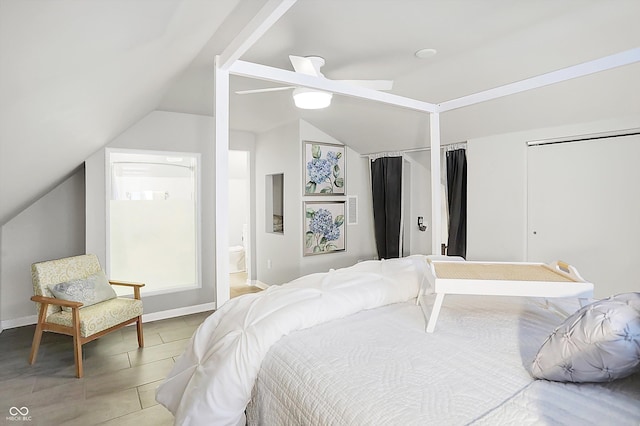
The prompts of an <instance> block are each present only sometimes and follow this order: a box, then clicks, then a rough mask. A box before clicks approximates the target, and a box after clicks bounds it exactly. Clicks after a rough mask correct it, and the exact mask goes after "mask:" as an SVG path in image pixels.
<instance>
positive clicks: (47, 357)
mask: <svg viewBox="0 0 640 426" xmlns="http://www.w3.org/2000/svg"><path fill="white" fill-rule="evenodd" d="M210 314H211V312H203V313H199V314H194V315H188V316H183V317H177V318H171V319H166V320H162V321H155V322H148V323H145V324H144V341H145V347H144V348H142V349H140V348H138V341H137V338H136V328H135V326H132V327H131V326H130V327H126V328H125V329H122V330H118V331H115V332H113V333H110V334H108V335H106V336H103V337H101V338H99V339H97V340H94V341H93V342H89V343H87V344H85V345H84V346H83V359H84V377H83V378H82V379H77V378H76V377H75V368H74V363H73V348H72V338H71V337H70V336H64V335H60V334H55V333H46V332H45V333H44V335H43V337H42V343H41V345H40V351H39V352H38V358H37V361H36V363H35V364H34V365H33V366H31V365H29V363H28V357H29V351H30V350H31V341H32V339H33V331H34V329H35V326H25V327H18V328H13V329H9V330H5V331H3V332H2V333H0V424H2V425H4V424H11V425H16V424H29V425H46V426H49V425H52V426H57V425H81V426H85V425H95V424H104V425H118V426H123V425H135V426H145V425H152V426H161V425H172V424H173V416H172V415H171V413H170V412H169V411H167V410H166V409H165V408H164V407H163V406H161V405H159V404H158V403H157V402H156V401H155V390H156V388H157V387H158V385H159V384H160V383H161V382H162V380H163V379H164V378H165V377H166V375H167V374H168V373H169V371H170V370H171V368H172V367H173V364H174V362H175V359H176V358H177V357H178V356H179V355H180V354H181V353H182V352H183V350H184V348H185V346H186V344H187V342H188V340H189V338H190V337H191V335H192V334H193V332H194V331H195V329H196V328H197V326H198V325H200V323H201V322H202V321H203V320H204V319H205V318H206V317H207V316H208V315H210ZM11 407H17V408H20V409H22V407H27V408H28V410H29V413H28V416H30V419H31V420H30V421H28V422H27V421H16V420H11V419H10V418H9V419H8V417H10V410H11ZM14 412H15V410H14Z"/></svg>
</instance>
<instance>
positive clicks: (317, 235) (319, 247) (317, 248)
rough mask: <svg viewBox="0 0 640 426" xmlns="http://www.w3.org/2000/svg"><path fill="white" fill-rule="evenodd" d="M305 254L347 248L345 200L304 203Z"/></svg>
mask: <svg viewBox="0 0 640 426" xmlns="http://www.w3.org/2000/svg"><path fill="white" fill-rule="evenodd" d="M304 212H305V217H304V231H305V232H304V255H305V256H309V255H313V254H323V253H331V252H334V251H341V250H344V248H345V226H344V214H345V203H344V201H335V202H326V203H323V202H306V203H304Z"/></svg>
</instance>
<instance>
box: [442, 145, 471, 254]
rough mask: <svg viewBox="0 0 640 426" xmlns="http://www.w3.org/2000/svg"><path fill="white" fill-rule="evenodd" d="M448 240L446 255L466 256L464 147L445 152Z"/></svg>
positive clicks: (465, 168) (465, 164)
mask: <svg viewBox="0 0 640 426" xmlns="http://www.w3.org/2000/svg"><path fill="white" fill-rule="evenodd" d="M447 192H448V197H447V198H448V199H447V201H448V203H449V241H448V243H447V255H449V256H462V257H464V258H466V256H467V156H466V154H465V150H464V149H456V150H454V151H449V152H447Z"/></svg>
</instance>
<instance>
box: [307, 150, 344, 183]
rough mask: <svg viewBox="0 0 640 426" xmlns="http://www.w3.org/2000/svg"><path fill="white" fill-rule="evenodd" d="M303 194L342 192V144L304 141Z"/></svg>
mask: <svg viewBox="0 0 640 426" xmlns="http://www.w3.org/2000/svg"><path fill="white" fill-rule="evenodd" d="M305 173H306V179H305V182H306V183H305V187H304V193H305V195H315V194H322V195H335V194H344V192H345V191H344V183H345V182H344V173H345V172H344V146H340V145H329V144H321V143H317V142H306V143H305Z"/></svg>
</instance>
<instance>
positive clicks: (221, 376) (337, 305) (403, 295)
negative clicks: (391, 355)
mask: <svg viewBox="0 0 640 426" xmlns="http://www.w3.org/2000/svg"><path fill="white" fill-rule="evenodd" d="M425 267H426V261H425V257H424V256H410V257H408V258H403V259H392V260H386V261H369V262H362V263H359V264H357V265H355V266H352V267H349V268H344V269H338V270H332V271H330V272H328V273H321V274H312V275H308V276H305V277H302V278H299V279H297V280H295V281H292V282H291V283H289V284H286V285H283V286H273V287H270V288H269V289H268V290H266V291H264V292H261V293H255V294H251V295H245V296H242V297H238V298H235V299H231V300H230V301H229V302H227V303H225V304H224V305H223V306H222V307H221V308H220V309H219V310H217V311H216V312H215V313H214V314H213V315H211V316H210V317H209V318H207V320H206V321H205V322H204V323H203V324H202V325H201V326H200V327H199V328H198V330H197V331H196V333H195V334H194V336H193V337H192V339H191V342H190V344H189V345H188V347H187V349H186V351H185V353H184V354H183V355H182V356H181V357H180V358H179V359H178V361H177V362H176V365H175V366H174V368H173V370H172V371H171V373H169V376H168V377H167V379H166V381H165V382H164V383H163V384H162V385H161V386H160V387H159V388H158V392H157V394H156V399H157V400H158V402H160V403H161V404H162V405H164V406H165V407H167V408H168V409H169V410H170V411H171V412H172V413H173V414H174V416H175V424H177V425H185V426H186V425H200V424H207V425H240V424H244V422H245V418H244V410H245V407H246V405H247V403H248V402H249V399H250V397H251V390H252V388H253V386H254V382H255V380H256V377H257V375H258V371H259V370H260V365H261V363H262V360H263V359H264V357H265V355H266V353H267V351H268V350H269V348H270V347H271V346H272V345H273V344H274V343H276V342H277V341H278V340H279V339H280V338H281V337H283V336H285V335H287V334H289V333H290V332H292V331H295V330H301V329H305V328H309V327H312V326H314V325H316V324H320V323H324V322H327V321H330V320H333V319H337V318H342V317H345V316H347V315H350V314H353V313H356V312H359V311H362V310H365V309H372V308H376V307H379V306H384V305H388V304H391V303H397V302H403V301H406V300H409V299H411V298H413V297H416V294H417V292H418V289H419V287H420V285H421V282H422V280H423V279H424V277H425V275H424V272H425Z"/></svg>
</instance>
